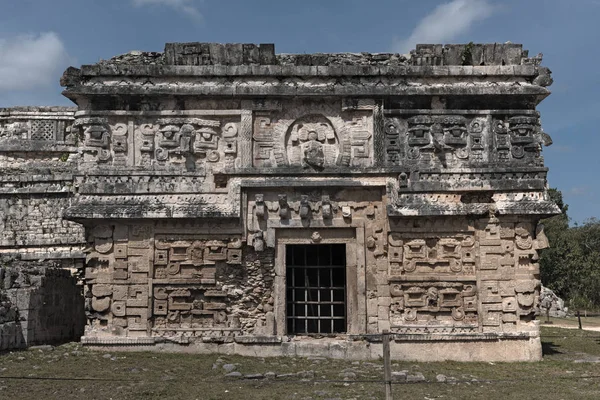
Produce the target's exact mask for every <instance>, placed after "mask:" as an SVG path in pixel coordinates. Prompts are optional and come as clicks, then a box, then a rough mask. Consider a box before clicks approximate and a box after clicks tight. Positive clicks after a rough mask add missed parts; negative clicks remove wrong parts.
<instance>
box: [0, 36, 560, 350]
mask: <svg viewBox="0 0 600 400" xmlns="http://www.w3.org/2000/svg"><path fill="white" fill-rule="evenodd" d="M540 62H541V58H540V57H529V56H528V53H527V51H524V50H523V49H522V47H521V45H513V44H505V45H500V44H493V45H447V46H440V45H419V46H417V49H416V50H415V51H413V52H411V54H410V55H398V54H368V53H360V54H348V53H342V54H308V55H288V54H276V53H275V51H274V47H273V46H272V45H264V44H262V45H252V44H226V45H220V44H212V43H188V44H185V43H175V44H167V46H166V48H165V52H164V53H143V52H132V53H129V54H127V55H123V56H118V57H116V58H113V59H111V60H108V61H103V62H100V63H98V64H96V65H91V66H83V67H82V68H80V69H77V68H69V69H68V70H67V71H66V72H65V74H64V76H63V78H62V80H61V83H62V84H63V86H65V92H64V93H65V95H66V96H67V97H69V98H70V99H72V100H73V101H74V102H76V103H77V105H78V106H79V108H78V109H77V110H74V109H69V110H62V109H53V110H47V109H26V110H20V109H8V110H4V111H1V112H0V132H1V134H0V153H1V154H0V156H1V157H4V158H3V161H4V163H3V164H2V168H6V170H7V171H8V173H7V174H5V175H4V178H2V179H4V180H5V181H6V182H5V183H4V185H5V187H6V188H7V189H6V191H7V196H6V199H8V200H6V201H8V203H5V204H6V207H5V211H4V213H3V219H2V221H1V223H3V224H5V226H11V227H12V228H11V229H12V230H8V231H7V232H8V235H9V236H10V235H11V234H12V236H10V237H9V238H8V239H7V240H6V241H5V247H4V248H5V249H6V251H8V250H10V249H11V248H12V249H14V248H15V247H14V246H15V244H16V243H17V241H18V240H19V233H20V232H22V228H20V227H19V223H21V224H29V222H27V221H28V219H27V218H23V217H19V215H20V214H18V211H13V208H10V211H9V210H8V208H9V207H12V204H13V203H10V201H12V202H17V203H15V204H27V207H34V208H35V207H36V206H35V204H36V202H37V201H41V202H43V204H48V210H47V211H44V210H42V209H41V208H39V207H40V206H38V209H39V210H40V211H41V213H42V214H43V215H44V216H45V217H46V218H47V219H48V222H47V223H46V225H47V227H45V226H42V228H47V229H46V230H44V229H42V230H41V232H37V231H36V232H32V233H27V234H24V235H23V236H21V237H20V238H21V239H20V240H22V241H24V242H26V243H35V245H36V246H37V247H36V246H34V247H36V248H37V250H36V251H37V252H40V253H43V254H50V255H51V256H53V257H63V258H68V259H72V260H77V259H79V260H82V259H81V258H78V257H82V256H83V253H85V285H86V310H87V313H88V318H89V319H90V324H89V325H88V327H87V331H86V336H85V338H84V342H86V343H88V344H94V345H111V344H119V345H127V344H129V345H150V344H153V343H158V344H157V345H160V346H166V347H168V346H169V345H170V344H171V343H176V344H185V345H191V346H194V347H195V348H197V349H198V351H222V352H228V353H230V352H237V353H240V354H254V355H261V356H267V355H277V354H279V355H302V356H322V355H327V356H331V357H347V358H370V357H377V356H378V355H379V354H380V351H381V350H380V349H381V347H380V343H379V342H378V340H377V337H376V336H368V335H371V334H378V333H381V332H382V331H383V330H390V331H391V332H392V334H393V339H394V340H395V342H394V343H392V344H393V346H392V350H393V351H395V352H396V353H397V355H398V356H400V357H401V358H403V359H411V358H413V359H424V360H435V359H460V360H465V359H498V360H508V359H510V360H517V359H537V358H539V357H540V355H541V350H540V345H539V337H538V336H539V331H538V329H539V328H538V325H537V322H536V321H535V314H536V308H537V307H538V305H539V304H538V303H539V290H540V282H539V266H538V264H537V258H538V256H537V250H538V249H541V248H544V247H545V246H547V240H546V238H545V236H544V234H543V230H542V229H540V228H539V227H537V222H538V221H539V219H540V218H542V217H545V216H548V215H552V214H554V213H556V212H557V211H558V209H557V207H556V206H555V205H554V204H553V203H552V202H551V201H550V199H549V197H548V194H547V192H546V173H547V169H546V168H545V167H544V162H543V157H542V156H541V149H542V146H543V145H548V144H550V143H551V140H550V138H549V136H548V135H547V134H546V133H544V132H543V130H542V128H541V122H540V118H539V113H538V112H537V111H535V107H536V105H537V104H538V103H539V102H540V101H541V100H543V98H545V97H546V96H547V95H548V94H549V91H548V90H547V89H546V86H548V85H549V84H550V83H551V81H552V79H551V77H550V71H549V70H548V69H547V68H545V67H541V66H540ZM48 121H51V122H48ZM29 168H34V169H36V170H37V168H40V169H42V170H45V171H46V173H45V174H42V173H40V175H39V176H38V175H35V176H27V178H25V177H23V176H22V175H23V172H22V171H24V170H26V169H29ZM44 168H45V169H44ZM61 174H62V175H61ZM27 179H29V180H27ZM24 182H25V183H24ZM28 182H30V183H28ZM23 191H25V192H26V193H27V195H26V196H25V199H26V200H23V197H20V196H16V194H18V193H21V192H23ZM3 201H5V200H3ZM23 201H26V202H27V203H23ZM19 202H21V203H19ZM62 202H64V204H63V203H62ZM0 204H1V203H0ZM7 221H8V225H7ZM11 221H19V222H11ZM31 223H32V224H33V222H31ZM53 224H59V225H60V226H61V229H62V230H57V231H56V232H54V231H52V229H54V228H53V227H54V225H53ZM78 224H80V225H78ZM42 225H43V224H42ZM11 232H12V233H11ZM44 232H48V233H44ZM36 235H37V236H36ZM44 235H47V237H46V236H44ZM10 240H12V241H10ZM313 244H315V245H316V244H323V245H326V244H339V245H343V246H344V249H345V265H346V267H345V273H346V278H345V284H344V287H345V293H346V295H345V297H344V298H343V299H342V305H343V307H345V312H344V315H345V324H344V326H343V328H342V329H341V332H338V334H337V335H336V337H333V338H332V337H323V338H306V337H305V336H303V335H297V334H293V332H291V330H290V326H288V325H287V323H286V321H287V319H288V318H287V317H288V316H289V315H288V314H286V313H289V311H286V310H288V309H289V308H290V307H291V305H290V304H288V303H287V301H288V300H289V299H290V296H291V295H290V293H291V291H292V290H293V288H291V287H289V286H290V285H291V283H290V279H289V276H288V275H287V272H286V263H288V260H286V251H288V250H289V249H290V247H289V246H293V245H313ZM11 246H12V247H11ZM57 248H59V250H55V249H57ZM73 262H74V263H75V264H77V262H76V261H73ZM288 287H289V290H287V289H288ZM317 301H321V300H317ZM423 344H427V345H428V346H431V349H432V350H431V351H429V352H427V351H423V346H422V345H423ZM457 344H459V345H460V346H463V347H462V348H464V349H465V350H464V352H463V353H461V354H456V345H457ZM505 350H506V351H505Z"/></svg>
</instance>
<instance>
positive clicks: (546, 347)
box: [542, 341, 563, 356]
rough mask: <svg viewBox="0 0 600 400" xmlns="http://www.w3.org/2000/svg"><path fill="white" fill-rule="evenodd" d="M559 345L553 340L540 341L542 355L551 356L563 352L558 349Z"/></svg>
mask: <svg viewBox="0 0 600 400" xmlns="http://www.w3.org/2000/svg"><path fill="white" fill-rule="evenodd" d="M559 349H560V345H557V344H554V343H553V342H544V341H542V355H544V356H551V355H554V354H563V352H562V351H560V350H559Z"/></svg>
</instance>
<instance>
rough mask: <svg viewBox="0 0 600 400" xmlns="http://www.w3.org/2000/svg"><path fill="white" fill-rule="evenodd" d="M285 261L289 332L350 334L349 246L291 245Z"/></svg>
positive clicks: (287, 248)
mask: <svg viewBox="0 0 600 400" xmlns="http://www.w3.org/2000/svg"><path fill="white" fill-rule="evenodd" d="M285 261H286V284H287V285H286V286H287V293H286V295H287V301H286V308H287V311H286V318H287V332H288V333H289V334H312V333H316V334H333V333H344V332H346V245H345V244H311V245H287V246H286V260H285Z"/></svg>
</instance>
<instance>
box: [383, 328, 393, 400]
mask: <svg viewBox="0 0 600 400" xmlns="http://www.w3.org/2000/svg"><path fill="white" fill-rule="evenodd" d="M382 338H383V374H384V379H385V400H393V397H392V363H391V361H390V332H389V331H388V330H387V329H386V330H384V331H383V334H382Z"/></svg>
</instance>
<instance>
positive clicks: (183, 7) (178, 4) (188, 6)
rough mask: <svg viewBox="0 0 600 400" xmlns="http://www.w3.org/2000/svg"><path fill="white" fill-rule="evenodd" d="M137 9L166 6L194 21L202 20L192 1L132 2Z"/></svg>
mask: <svg viewBox="0 0 600 400" xmlns="http://www.w3.org/2000/svg"><path fill="white" fill-rule="evenodd" d="M132 1H133V4H134V5H135V6H137V7H142V6H167V7H172V8H174V9H175V10H177V11H180V12H183V13H184V14H187V15H188V16H190V17H192V18H195V19H202V14H201V13H200V11H198V9H197V8H196V7H195V6H194V0H132Z"/></svg>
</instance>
